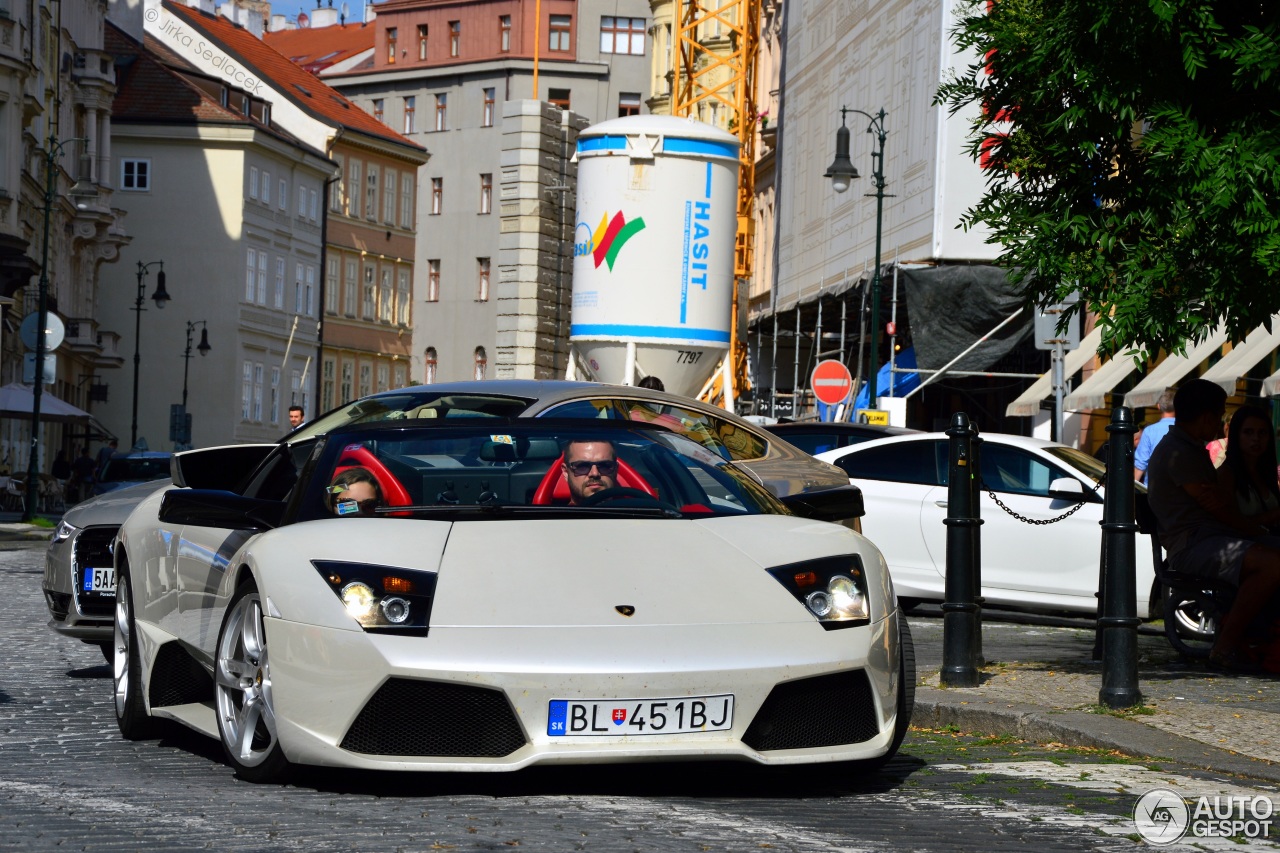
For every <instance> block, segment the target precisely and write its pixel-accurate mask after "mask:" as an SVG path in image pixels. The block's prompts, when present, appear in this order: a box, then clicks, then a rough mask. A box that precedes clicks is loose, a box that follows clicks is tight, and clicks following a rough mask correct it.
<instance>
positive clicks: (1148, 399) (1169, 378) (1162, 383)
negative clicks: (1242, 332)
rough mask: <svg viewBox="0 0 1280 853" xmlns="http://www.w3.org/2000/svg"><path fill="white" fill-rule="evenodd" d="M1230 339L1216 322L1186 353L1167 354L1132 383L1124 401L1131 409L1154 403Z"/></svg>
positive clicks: (1233, 387) (1233, 386)
mask: <svg viewBox="0 0 1280 853" xmlns="http://www.w3.org/2000/svg"><path fill="white" fill-rule="evenodd" d="M1229 340H1230V336H1229V335H1228V334H1227V331H1226V329H1224V328H1222V327H1221V326H1219V327H1218V328H1216V329H1214V330H1213V333H1212V334H1211V335H1209V337H1207V338H1206V339H1204V340H1203V341H1201V342H1200V343H1198V344H1196V345H1195V346H1193V347H1191V348H1190V349H1188V350H1187V354H1186V355H1171V356H1169V357H1167V358H1166V359H1165V360H1164V361H1162V362H1160V364H1158V365H1156V367H1155V369H1154V370H1152V371H1151V372H1150V373H1148V374H1147V376H1146V378H1144V379H1143V380H1142V381H1141V382H1139V383H1138V384H1137V385H1135V386H1134V387H1133V390H1132V391H1130V392H1129V393H1128V394H1125V395H1124V404H1125V405H1126V406H1129V407H1130V408H1134V409H1137V408H1141V407H1142V406H1154V405H1155V404H1156V401H1157V400H1159V399H1160V395H1161V394H1163V393H1164V391H1165V389H1166V388H1169V387H1171V386H1173V385H1177V384H1178V383H1179V382H1181V381H1182V378H1183V377H1184V376H1186V375H1187V374H1188V373H1190V372H1191V371H1193V370H1195V369H1196V368H1197V367H1199V366H1200V365H1201V364H1202V363H1203V362H1204V361H1205V359H1207V358H1209V356H1211V355H1213V354H1214V352H1216V351H1217V350H1220V349H1222V345H1223V344H1225V343H1227V341H1229ZM1231 387H1232V390H1234V389H1235V383H1234V380H1233V382H1232V386H1231ZM1228 393H1230V392H1228Z"/></svg>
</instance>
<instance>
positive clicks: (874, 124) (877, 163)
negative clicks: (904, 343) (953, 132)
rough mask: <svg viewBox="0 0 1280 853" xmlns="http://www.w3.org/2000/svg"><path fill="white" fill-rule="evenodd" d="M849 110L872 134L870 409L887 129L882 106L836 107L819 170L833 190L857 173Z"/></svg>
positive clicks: (873, 396) (844, 187) (877, 330)
mask: <svg viewBox="0 0 1280 853" xmlns="http://www.w3.org/2000/svg"><path fill="white" fill-rule="evenodd" d="M849 113H857V114H858V115H860V116H866V118H867V119H868V120H869V124H868V125H867V133H871V134H874V135H875V137H876V147H875V148H874V149H873V150H872V152H871V179H872V181H873V182H874V185H875V188H876V191H875V192H874V193H867V195H874V196H875V199H876V268H875V271H874V272H873V273H872V274H871V372H870V374H869V375H868V377H867V381H868V382H869V383H870V384H869V386H868V392H869V394H868V403H867V404H868V406H869V407H870V408H872V409H874V408H876V407H877V405H876V397H877V395H876V390H877V389H876V379H877V377H876V374H877V372H878V371H879V367H880V366H879V363H878V358H877V356H878V349H879V345H880V236H881V231H882V224H883V222H884V200H885V193H884V185H885V182H884V139H885V137H886V136H888V133H887V132H886V131H885V129H884V108H883V107H881V109H880V111H879V112H878V113H876V114H875V115H871V113H864V112H863V111H862V110H851V109H849V108H848V107H841V108H840V129H839V130H837V131H836V159H835V160H833V161H832V163H831V165H830V166H829V167H828V168H827V171H826V172H825V173H824V174H823V177H824V178H830V179H831V188H832V189H833V190H835V191H836V192H838V193H842V192H845V191H846V190H848V189H849V184H851V183H852V182H853V181H854V180H855V179H856V178H858V177H859V175H858V170H857V169H856V168H854V166H853V163H852V162H851V161H850V160H849V128H847V127H845V117H846V116H847V115H848V114H849ZM889 382H890V383H891V384H892V382H893V377H892V376H890V377H889Z"/></svg>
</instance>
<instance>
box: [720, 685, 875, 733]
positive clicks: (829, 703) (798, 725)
mask: <svg viewBox="0 0 1280 853" xmlns="http://www.w3.org/2000/svg"><path fill="white" fill-rule="evenodd" d="M879 733H880V726H879V723H878V722H877V718H876V703H875V699H874V697H873V696H872V693H871V682H870V680H869V679H868V678H867V674H866V673H865V672H863V671H862V670H860V669H856V670H850V671H847V672H837V673H833V674H831V675H820V676H817V677H815V678H802V679H799V680H798V681H788V682H785V683H783V684H778V685H776V686H774V688H773V690H771V691H770V692H769V697H768V698H767V699H765V700H764V704H763V705H762V706H761V707H760V711H759V713H757V714H756V716H755V719H754V720H752V721H751V725H750V727H748V728H747V733H746V734H745V735H743V737H742V742H743V743H745V744H746V745H747V746H749V747H751V748H752V749H754V750H756V751H758V752H765V751H768V750H773V749H812V748H814V747H824V746H838V745H841V744H849V743H862V742H863V741H867V740H870V739H871V738H873V737H875V736H876V735H877V734H879Z"/></svg>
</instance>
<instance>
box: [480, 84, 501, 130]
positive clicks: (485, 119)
mask: <svg viewBox="0 0 1280 853" xmlns="http://www.w3.org/2000/svg"><path fill="white" fill-rule="evenodd" d="M496 92H497V90H496V89H485V90H484V115H483V116H482V117H481V119H480V126H481V127H493V107H494V95H495V94H496Z"/></svg>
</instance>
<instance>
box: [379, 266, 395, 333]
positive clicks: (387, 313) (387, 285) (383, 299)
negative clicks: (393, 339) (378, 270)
mask: <svg viewBox="0 0 1280 853" xmlns="http://www.w3.org/2000/svg"><path fill="white" fill-rule="evenodd" d="M391 297H392V295H391V270H390V269H388V268H387V267H383V268H382V286H381V287H379V288H378V319H379V320H381V321H382V322H384V323H390V322H391Z"/></svg>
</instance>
